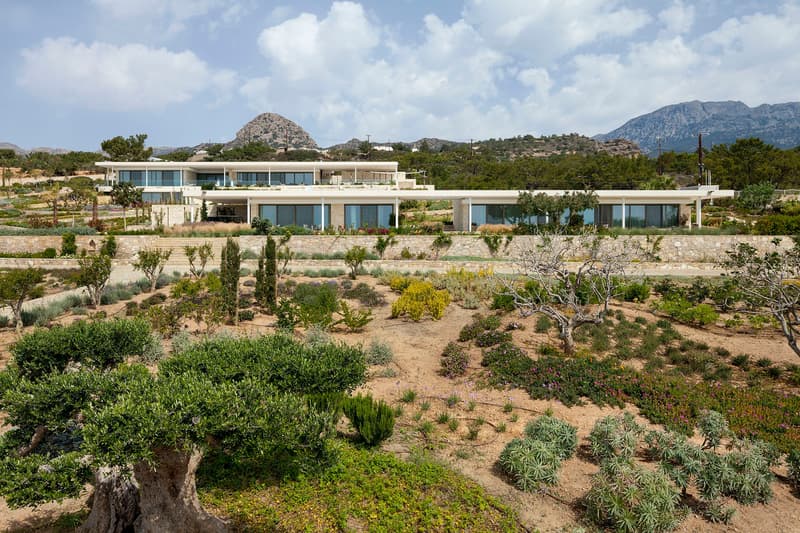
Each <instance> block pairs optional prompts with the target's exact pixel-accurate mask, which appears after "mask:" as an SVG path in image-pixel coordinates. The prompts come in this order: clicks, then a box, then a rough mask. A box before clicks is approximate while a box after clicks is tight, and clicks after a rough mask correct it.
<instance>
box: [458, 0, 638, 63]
mask: <svg viewBox="0 0 800 533" xmlns="http://www.w3.org/2000/svg"><path fill="white" fill-rule="evenodd" d="M463 18H464V20H465V21H466V22H467V23H469V24H471V25H472V26H473V27H474V28H475V29H476V30H477V31H478V32H479V33H480V34H481V36H483V37H484V38H485V39H486V40H487V41H488V42H489V43H490V44H491V45H492V46H494V47H496V48H498V49H500V50H504V51H506V52H508V53H510V54H512V55H514V56H518V57H525V58H528V59H529V60H530V61H532V62H534V63H535V64H538V65H544V64H548V63H550V61H552V60H554V59H557V58H559V57H562V56H563V55H565V54H568V53H569V52H572V51H574V50H576V49H578V48H580V47H582V46H586V45H589V44H593V43H596V42H597V41H600V40H603V39H607V38H613V37H627V36H630V35H632V34H634V33H635V32H636V31H637V30H639V29H640V28H642V27H643V26H645V25H646V24H647V23H648V22H650V20H651V17H650V15H649V14H648V13H647V12H646V11H645V10H643V9H632V8H628V7H625V6H624V5H621V2H619V1H618V0H535V1H532V0H467V2H466V4H465V6H464V10H463Z"/></svg>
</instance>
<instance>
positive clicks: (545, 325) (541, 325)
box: [534, 315, 553, 333]
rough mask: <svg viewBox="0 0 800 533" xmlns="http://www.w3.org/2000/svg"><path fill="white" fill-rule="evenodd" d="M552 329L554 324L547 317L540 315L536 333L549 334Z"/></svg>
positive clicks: (537, 320)
mask: <svg viewBox="0 0 800 533" xmlns="http://www.w3.org/2000/svg"><path fill="white" fill-rule="evenodd" d="M552 327H553V322H552V321H551V320H550V319H549V318H548V317H547V315H539V318H537V319H536V326H535V327H534V331H536V333H547V332H548V331H550V328H552Z"/></svg>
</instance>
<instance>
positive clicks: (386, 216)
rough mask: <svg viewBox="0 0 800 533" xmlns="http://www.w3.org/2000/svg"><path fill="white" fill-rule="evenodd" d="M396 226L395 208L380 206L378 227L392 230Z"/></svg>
mask: <svg viewBox="0 0 800 533" xmlns="http://www.w3.org/2000/svg"><path fill="white" fill-rule="evenodd" d="M393 226H394V206H393V205H379V206H378V227H381V228H391V227H393Z"/></svg>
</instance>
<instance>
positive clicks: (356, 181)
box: [353, 167, 358, 183]
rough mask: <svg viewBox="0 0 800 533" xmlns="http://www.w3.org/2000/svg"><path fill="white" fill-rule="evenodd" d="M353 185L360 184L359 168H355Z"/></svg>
mask: <svg viewBox="0 0 800 533" xmlns="http://www.w3.org/2000/svg"><path fill="white" fill-rule="evenodd" d="M353 183H358V167H355V168H353Z"/></svg>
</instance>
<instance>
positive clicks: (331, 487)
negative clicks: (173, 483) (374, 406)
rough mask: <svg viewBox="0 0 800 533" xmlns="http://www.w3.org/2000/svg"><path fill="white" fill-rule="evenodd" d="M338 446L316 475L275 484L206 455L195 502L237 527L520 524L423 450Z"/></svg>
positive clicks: (482, 527) (503, 527) (260, 472)
mask: <svg viewBox="0 0 800 533" xmlns="http://www.w3.org/2000/svg"><path fill="white" fill-rule="evenodd" d="M337 451H338V456H339V461H338V463H337V464H336V465H335V466H334V467H333V468H330V469H328V470H326V471H324V472H323V473H321V474H320V475H319V476H313V477H310V476H309V477H303V478H300V479H298V480H281V482H280V483H278V480H277V479H275V477H274V474H273V473H272V472H270V471H265V469H263V468H259V467H258V466H257V465H256V466H255V468H254V466H253V465H250V464H248V465H246V467H241V466H240V467H238V468H237V467H236V466H237V465H232V464H231V463H230V461H214V462H212V461H211V460H210V461H209V462H208V464H207V465H206V466H204V467H202V468H201V470H200V472H199V479H198V485H199V493H200V501H201V502H202V503H203V505H204V506H206V507H207V508H209V509H213V510H214V511H215V512H218V513H219V514H221V515H223V516H226V517H229V518H230V520H231V521H232V525H233V526H234V527H235V528H237V529H242V530H251V531H264V530H271V529H274V528H277V527H280V528H282V529H283V530H285V531H307V530H309V529H311V530H316V531H333V530H346V529H348V528H352V527H354V526H355V525H356V524H359V525H363V527H364V528H367V527H369V528H370V529H371V530H375V531H409V532H411V531H436V530H455V531H521V530H522V528H521V527H520V525H519V523H518V522H517V519H516V515H515V513H514V511H513V510H512V508H511V507H510V506H508V505H506V504H504V503H501V502H500V501H499V500H497V499H495V498H493V497H491V496H488V495H487V494H486V493H485V491H484V489H483V488H481V487H480V486H479V485H477V484H476V483H474V482H472V481H469V480H468V479H466V478H465V477H463V476H461V475H459V474H456V473H455V472H453V471H452V470H449V469H447V468H445V467H444V466H442V465H441V464H440V463H438V462H436V461H434V460H432V459H431V458H429V457H427V456H424V455H423V456H416V457H414V458H412V459H413V460H412V461H411V462H405V461H402V460H400V459H397V458H396V457H394V456H393V455H391V454H387V453H383V452H374V451H370V450H368V449H358V448H354V447H352V446H351V445H342V446H340V447H339V448H338V450H337ZM264 501H270V502H275V503H274V504H273V505H264V504H263V503H262V502H264ZM298 509H302V510H303V511H302V512H297V510H298Z"/></svg>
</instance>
